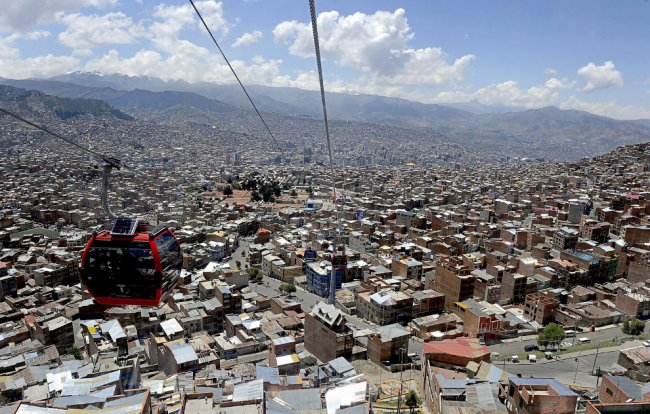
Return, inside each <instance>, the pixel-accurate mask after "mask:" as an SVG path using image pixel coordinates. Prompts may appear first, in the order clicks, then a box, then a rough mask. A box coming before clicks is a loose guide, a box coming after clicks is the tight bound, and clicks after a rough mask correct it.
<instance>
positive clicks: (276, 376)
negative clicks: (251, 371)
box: [255, 365, 280, 384]
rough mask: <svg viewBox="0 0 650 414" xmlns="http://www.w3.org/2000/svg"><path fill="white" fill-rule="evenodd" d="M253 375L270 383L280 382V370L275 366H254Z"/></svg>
mask: <svg viewBox="0 0 650 414" xmlns="http://www.w3.org/2000/svg"><path fill="white" fill-rule="evenodd" d="M255 375H256V376H257V378H261V379H263V380H264V382H270V383H271V384H280V372H279V371H278V368H277V367H265V366H262V365H256V366H255Z"/></svg>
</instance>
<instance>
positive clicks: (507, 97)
mask: <svg viewBox="0 0 650 414" xmlns="http://www.w3.org/2000/svg"><path fill="white" fill-rule="evenodd" d="M572 85H573V83H572V82H570V81H569V80H568V79H566V78H561V79H558V78H550V79H548V80H547V81H546V82H545V83H544V84H543V85H535V86H531V87H530V88H528V89H522V88H520V87H519V84H518V83H517V82H516V81H514V80H509V81H505V82H501V83H495V84H491V85H488V86H486V87H484V88H480V89H478V90H476V91H474V92H465V91H445V92H440V93H439V94H438V95H437V96H436V101H437V102H441V103H444V102H447V103H455V102H470V101H477V102H479V103H482V104H484V105H503V106H510V107H516V108H540V107H543V106H549V105H555V104H557V103H558V102H559V101H560V99H561V92H562V91H563V90H566V89H569V88H570V87H571V86H572Z"/></svg>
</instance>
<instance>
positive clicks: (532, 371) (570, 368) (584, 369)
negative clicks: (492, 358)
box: [496, 350, 618, 388]
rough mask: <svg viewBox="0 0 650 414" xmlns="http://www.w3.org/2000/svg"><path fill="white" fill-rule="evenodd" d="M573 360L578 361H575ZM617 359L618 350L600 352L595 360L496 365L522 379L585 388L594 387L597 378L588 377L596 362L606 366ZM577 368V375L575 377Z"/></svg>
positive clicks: (591, 356)
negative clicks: (555, 381) (528, 378)
mask: <svg viewBox="0 0 650 414" xmlns="http://www.w3.org/2000/svg"><path fill="white" fill-rule="evenodd" d="M575 358H577V359H578V361H577V362H576V361H575ZM617 359H618V350H616V351H608V352H600V353H599V354H598V358H597V359H596V355H595V354H590V355H582V356H578V357H573V356H571V357H566V358H563V359H560V360H559V361H552V362H545V361H539V362H537V363H532V364H530V363H527V362H521V363H516V364H514V363H508V362H506V363H497V364H496V365H497V366H498V367H500V368H503V369H505V370H506V371H507V372H510V373H511V374H521V375H522V376H523V377H530V376H533V377H535V378H557V379H558V380H559V381H560V382H562V383H563V384H573V383H574V378H575V384H577V385H582V386H586V387H593V388H595V387H596V379H597V377H595V376H593V375H590V373H591V372H592V369H593V367H594V360H596V367H603V366H608V365H611V364H613V363H615V362H616V361H617ZM576 367H577V375H576Z"/></svg>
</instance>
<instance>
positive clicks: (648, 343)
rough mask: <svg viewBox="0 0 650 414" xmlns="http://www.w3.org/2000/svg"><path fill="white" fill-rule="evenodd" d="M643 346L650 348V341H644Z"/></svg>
mask: <svg viewBox="0 0 650 414" xmlns="http://www.w3.org/2000/svg"><path fill="white" fill-rule="evenodd" d="M641 343H642V344H643V346H650V341H643V342H641Z"/></svg>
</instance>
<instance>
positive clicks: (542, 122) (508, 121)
mask: <svg viewBox="0 0 650 414" xmlns="http://www.w3.org/2000/svg"><path fill="white" fill-rule="evenodd" d="M55 79H58V80H21V81H14V80H6V79H4V80H0V83H4V84H10V85H14V86H19V87H24V88H33V89H37V90H40V91H43V92H46V93H49V94H53V95H58V96H64V97H73V98H93V99H100V100H103V101H105V102H108V103H109V104H110V105H113V106H115V107H117V108H119V109H121V110H122V111H126V112H128V113H130V114H132V115H134V116H136V117H144V118H147V119H149V120H153V121H156V122H169V121H174V122H178V121H184V120H185V121H191V122H197V123H212V124H216V125H221V126H225V124H228V125H230V126H231V127H233V125H234V127H235V128H236V129H238V130H240V132H242V131H245V130H246V129H247V128H246V125H243V124H242V122H238V121H237V119H246V118H247V117H248V116H249V115H250V104H249V103H248V102H247V100H246V97H245V95H244V94H243V93H242V91H241V90H240V89H239V87H238V86H237V85H213V84H205V83H201V84H190V83H187V82H181V81H179V82H164V81H162V80H160V79H155V78H144V77H127V76H119V75H108V76H100V75H97V74H81V73H76V74H69V75H64V76H59V77H57V78H55ZM62 80H65V81H66V82H63V81H62ZM70 82H79V83H82V84H83V85H78V84H74V83H70ZM136 86H137V87H136ZM118 88H124V89H118ZM147 88H151V90H145V89H147ZM165 88H169V89H171V90H165V91H160V90H161V89H165ZM178 89H180V90H178ZM248 89H249V91H250V93H251V95H252V96H253V98H254V99H255V101H256V104H257V105H258V107H259V108H260V109H261V110H263V111H265V112H266V113H267V114H269V115H267V116H269V117H271V116H277V117H280V118H284V117H287V116H289V117H298V118H300V117H313V118H314V119H315V120H317V119H320V117H321V113H322V112H321V108H320V97H319V95H318V93H317V92H315V91H306V90H300V89H296V88H270V87H263V86H249V88H248ZM157 90H158V91H157ZM327 102H328V114H329V115H330V119H332V120H339V121H353V122H363V123H372V124H383V125H389V126H396V127H400V128H409V129H413V130H422V131H424V132H426V133H434V134H437V135H440V136H445V137H447V138H448V139H449V140H450V141H452V142H459V143H462V144H464V145H467V146H469V147H475V148H476V147H480V148H481V149H482V150H489V151H497V152H507V153H509V154H516V156H520V157H534V158H544V159H555V160H574V159H579V158H582V157H585V156H591V155H595V154H600V153H604V152H607V151H609V150H612V149H614V148H616V147H618V146H619V145H626V144H634V143H639V142H646V141H648V140H650V121H648V120H639V121H619V120H614V119H610V118H606V117H602V116H597V115H593V114H590V113H587V112H581V111H574V110H560V109H558V108H555V107H547V108H540V109H530V110H525V111H518V112H500V113H491V114H485V113H484V114H476V113H472V112H468V111H464V110H461V109H457V108H452V107H448V106H444V105H427V104H421V103H417V102H411V101H407V100H404V99H396V98H387V97H381V96H372V95H350V94H341V93H329V94H328V95H327ZM251 122H254V120H251Z"/></svg>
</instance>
